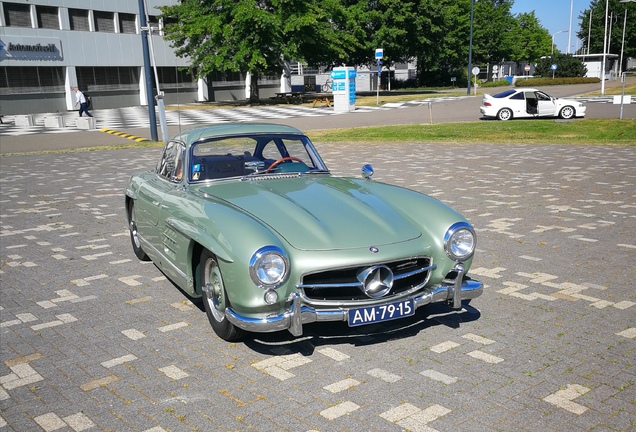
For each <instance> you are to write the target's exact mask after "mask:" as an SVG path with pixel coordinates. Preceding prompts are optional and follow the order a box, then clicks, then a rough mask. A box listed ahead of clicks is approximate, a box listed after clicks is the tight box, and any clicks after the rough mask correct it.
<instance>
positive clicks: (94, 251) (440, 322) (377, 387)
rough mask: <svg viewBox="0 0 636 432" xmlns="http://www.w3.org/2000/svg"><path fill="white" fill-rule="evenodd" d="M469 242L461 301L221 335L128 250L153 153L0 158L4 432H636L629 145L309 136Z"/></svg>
mask: <svg viewBox="0 0 636 432" xmlns="http://www.w3.org/2000/svg"><path fill="white" fill-rule="evenodd" d="M317 145H318V148H319V149H320V150H321V151H322V155H323V157H324V158H325V160H326V162H327V163H328V165H329V166H330V168H331V169H332V170H333V171H335V172H336V173H337V174H342V175H353V176H358V175H359V174H358V173H359V168H360V166H361V165H362V164H363V163H366V162H370V163H372V164H373V165H374V167H375V169H376V180H378V181H386V182H390V183H396V184H399V185H402V186H406V187H410V188H413V189H415V190H418V191H421V192H425V193H428V194H430V195H432V196H435V197H437V198H438V199H440V200H442V201H445V202H447V203H449V204H451V205H452V206H453V207H455V208H457V209H458V210H460V211H461V212H462V213H464V214H465V215H466V216H467V217H468V218H469V219H470V220H471V222H472V223H473V224H474V225H475V227H476V229H477V233H478V236H479V237H478V254H477V257H476V259H475V262H474V264H473V269H472V271H471V274H472V276H473V277H474V278H477V279H481V280H482V281H483V282H485V284H486V288H485V291H484V295H483V296H482V297H480V298H478V299H476V300H474V301H473V302H472V303H471V305H470V306H467V307H466V308H465V309H463V310H462V311H460V312H457V313H451V314H450V315H448V314H446V312H448V310H446V309H445V308H444V307H441V306H435V307H429V308H422V309H419V310H418V313H417V314H416V316H415V317H414V318H413V319H411V320H406V321H399V322H391V323H388V324H384V325H375V326H372V327H362V328H355V329H349V328H347V326H346V324H344V323H343V324H338V325H334V324H327V325H323V324H320V325H313V326H307V327H306V328H305V330H306V332H305V335H304V336H303V337H300V338H297V339H293V338H292V337H291V335H289V334H288V333H287V332H284V333H278V334H266V335H255V336H254V337H253V338H251V339H248V340H246V341H245V342H244V343H237V344H228V343H226V342H224V341H222V340H220V339H218V338H217V337H216V336H215V335H214V333H213V332H212V329H211V328H210V326H209V324H208V322H207V319H206V316H205V313H204V312H202V310H201V309H200V308H199V307H198V306H197V304H193V303H191V302H190V301H189V300H188V298H187V297H186V296H185V295H184V294H183V293H181V292H180V291H179V290H178V289H177V288H175V287H174V286H173V285H172V284H171V283H170V282H169V281H167V280H166V279H165V278H164V277H163V276H162V274H161V273H160V272H159V271H158V270H157V268H156V267H154V265H152V264H148V263H140V262H138V261H137V260H136V258H135V256H134V254H133V253H132V250H131V247H130V243H129V238H128V232H127V227H126V222H125V216H124V209H123V202H124V198H123V190H124V187H125V185H126V183H127V180H128V178H129V176H130V174H132V173H133V172H135V171H137V170H139V169H148V168H151V167H153V166H154V165H155V163H156V161H157V158H158V157H159V154H160V151H161V150H160V149H138V150H119V151H95V152H81V153H57V154H42V155H24V156H3V157H2V158H0V177H1V179H0V181H1V183H0V185H1V187H2V196H1V198H0V245H1V250H0V260H1V265H0V281H1V293H0V294H1V298H0V299H1V307H0V316H1V319H0V321H1V322H2V324H1V325H0V330H1V341H0V349H1V360H2V362H0V408H1V411H0V432H4V431H21V432H22V431H39V430H43V431H84V430H91V431H93V430H94V431H100V430H103V431H147V432H148V431H152V432H161V431H191V430H194V431H197V430H198V431H210V430H221V431H239V430H240V431H243V430H246V431H247V430H254V431H281V430H288V431H322V432H330V431H341V430H344V431H346V430H349V431H382V432H384V431H403V430H411V431H433V430H438V431H448V430H460V431H484V430H501V431H511V430H515V431H519V430H522V431H579V430H580V431H583V430H595V431H627V430H634V429H635V428H636V407H635V404H636V386H635V385H634V383H635V382H636V369H635V366H634V365H635V363H636V294H635V291H634V287H633V280H634V277H635V276H636V171H635V169H634V167H635V166H636V148H635V147H592V146H590V147H587V146H524V145H518V146H508V145H448V144H447V145H433V144H429V145H403V144H396V145H391V146H390V147H389V148H390V150H387V148H386V147H384V146H381V145H372V146H364V147H363V146H362V145H331V144H321V143H317Z"/></svg>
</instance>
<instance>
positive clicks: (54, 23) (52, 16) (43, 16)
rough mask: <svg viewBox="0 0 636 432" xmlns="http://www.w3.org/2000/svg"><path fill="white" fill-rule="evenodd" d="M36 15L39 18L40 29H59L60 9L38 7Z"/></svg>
mask: <svg viewBox="0 0 636 432" xmlns="http://www.w3.org/2000/svg"><path fill="white" fill-rule="evenodd" d="M35 13H36V15H37V18H38V28H48V29H58V30H59V28H60V19H59V17H58V9H57V8H56V7H53V6H36V7H35Z"/></svg>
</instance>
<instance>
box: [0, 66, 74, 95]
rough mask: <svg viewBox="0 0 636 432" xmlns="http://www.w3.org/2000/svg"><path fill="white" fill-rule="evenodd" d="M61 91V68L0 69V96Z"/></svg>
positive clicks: (62, 74)
mask: <svg viewBox="0 0 636 432" xmlns="http://www.w3.org/2000/svg"><path fill="white" fill-rule="evenodd" d="M63 91H64V68H63V67H44V66H40V67H33V66H11V67H0V94H15V93H21V94H22V93H45V92H49V93H50V92H63Z"/></svg>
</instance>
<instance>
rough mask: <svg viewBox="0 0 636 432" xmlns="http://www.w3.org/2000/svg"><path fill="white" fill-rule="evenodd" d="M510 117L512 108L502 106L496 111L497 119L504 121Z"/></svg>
mask: <svg viewBox="0 0 636 432" xmlns="http://www.w3.org/2000/svg"><path fill="white" fill-rule="evenodd" d="M511 118H512V110H511V109H510V108H502V109H500V110H499V112H498V113H497V119H499V120H502V121H506V120H510V119H511Z"/></svg>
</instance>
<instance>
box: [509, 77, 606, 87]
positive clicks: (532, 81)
mask: <svg viewBox="0 0 636 432" xmlns="http://www.w3.org/2000/svg"><path fill="white" fill-rule="evenodd" d="M598 82H601V80H600V78H581V77H577V78H574V77H573V78H555V79H552V78H528V79H518V80H516V81H515V86H516V87H538V86H552V85H566V84H594V83H598Z"/></svg>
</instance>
